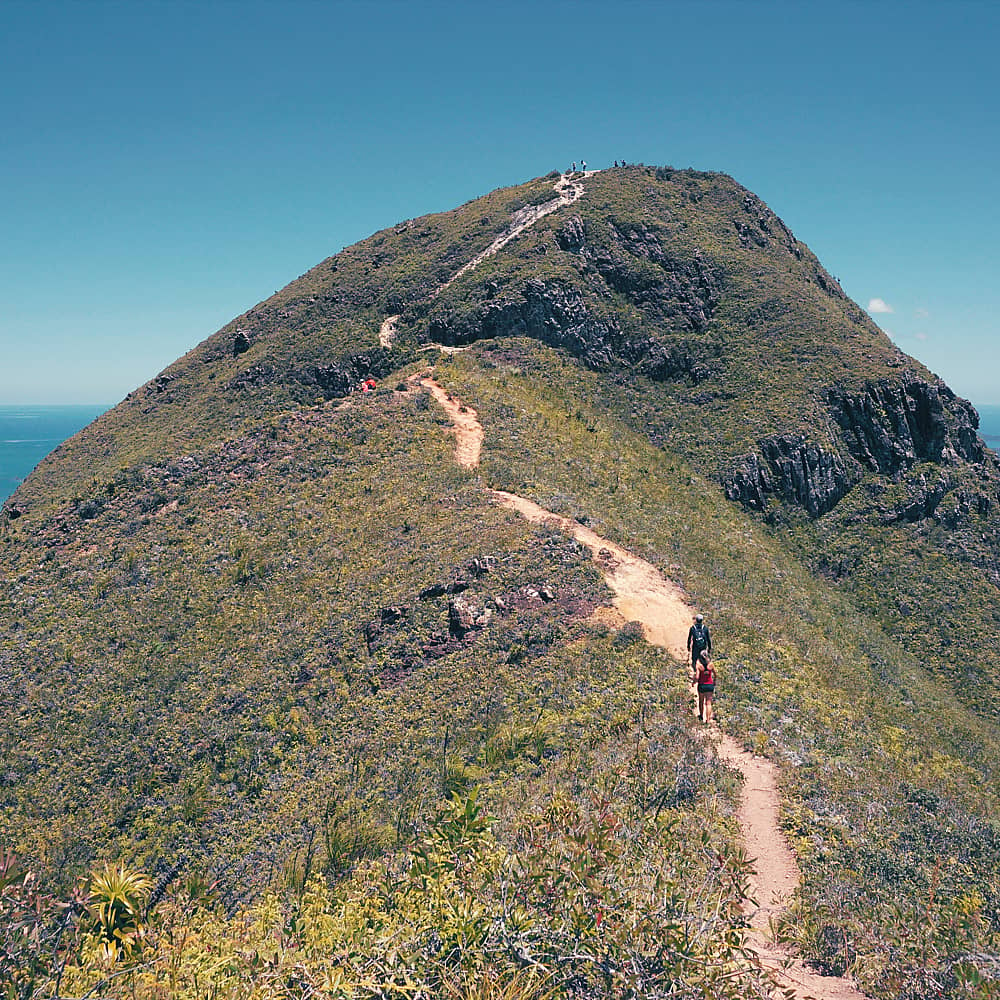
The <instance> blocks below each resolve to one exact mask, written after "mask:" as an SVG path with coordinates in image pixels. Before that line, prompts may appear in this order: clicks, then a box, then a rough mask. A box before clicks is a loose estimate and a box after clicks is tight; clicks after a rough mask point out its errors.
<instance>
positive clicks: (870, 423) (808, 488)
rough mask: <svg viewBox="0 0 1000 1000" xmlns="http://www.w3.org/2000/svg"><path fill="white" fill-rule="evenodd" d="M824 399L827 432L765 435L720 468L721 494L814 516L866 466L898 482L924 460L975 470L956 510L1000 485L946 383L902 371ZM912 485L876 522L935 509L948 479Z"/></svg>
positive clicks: (976, 507) (988, 500)
mask: <svg viewBox="0 0 1000 1000" xmlns="http://www.w3.org/2000/svg"><path fill="white" fill-rule="evenodd" d="M824 404H825V410H826V415H827V416H828V417H829V419H830V426H831V431H832V433H831V434H830V435H829V436H824V437H825V440H824V441H823V443H817V442H816V441H811V440H809V439H807V438H806V437H804V436H802V435H798V436H789V435H778V436H774V437H769V438H766V439H764V440H762V441H761V442H760V443H759V448H758V450H757V451H755V452H751V453H750V454H747V455H743V456H741V457H739V458H737V459H735V460H734V461H733V462H732V464H731V465H730V467H729V469H728V470H727V471H726V472H724V473H723V475H722V486H723V489H724V490H725V493H726V496H727V497H729V499H730V500H735V501H738V502H740V503H742V504H744V505H745V506H747V507H749V508H751V509H754V510H764V509H765V508H766V507H767V504H768V501H769V499H778V500H781V501H782V502H784V503H788V504H794V505H796V506H799V507H802V508H804V509H805V510H806V511H808V513H809V514H810V515H811V516H812V517H819V516H820V515H822V514H825V513H827V512H828V511H830V510H832V509H833V508H834V507H835V506H836V504H837V503H838V502H839V501H840V500H841V499H842V498H843V497H844V496H845V495H846V494H847V493H848V492H849V491H850V490H851V489H852V488H853V486H854V485H855V484H856V483H858V482H859V481H860V480H861V479H862V478H863V477H864V476H865V475H866V474H867V473H875V474H877V475H880V476H887V477H894V478H896V479H901V478H902V476H903V474H904V473H905V472H906V471H907V470H909V469H912V468H913V467H914V466H915V465H918V464H921V463H933V464H937V465H940V466H943V467H948V466H955V465H958V464H960V463H963V462H967V463H971V464H972V465H975V466H977V467H978V468H979V469H980V473H981V481H982V491H981V493H979V494H978V495H977V496H976V497H972V498H970V497H965V502H964V503H963V504H962V508H963V509H964V510H965V511H966V512H972V511H975V512H985V511H988V510H989V509H990V506H991V504H992V502H993V500H994V499H995V497H996V496H997V493H998V484H1000V477H998V463H997V461H996V459H995V457H994V456H992V454H991V453H988V452H987V450H986V449H985V446H984V445H983V442H982V440H981V439H980V438H979V437H978V435H977V433H976V431H977V428H978V426H979V416H978V414H977V413H976V411H975V408H974V407H973V406H972V404H971V403H969V402H968V401H967V400H964V399H960V398H959V397H958V396H956V395H955V394H954V393H953V392H952V391H951V390H950V389H949V388H948V387H947V386H946V385H945V384H944V383H942V382H940V381H937V382H933V381H927V380H925V379H921V378H919V377H917V376H915V375H912V374H908V375H904V376H902V377H901V378H900V379H897V380H894V381H885V380H883V381H879V382H872V383H869V384H868V385H867V386H866V388H865V389H864V391H862V392H860V393H850V392H846V391H844V390H843V389H841V388H832V389H830V390H828V391H827V393H826V397H825V400H824ZM911 485H912V489H910V491H909V492H908V493H906V494H905V495H903V496H902V497H901V498H900V500H899V503H898V505H897V509H895V510H894V511H889V512H883V519H884V518H886V517H888V519H890V520H892V519H898V520H910V521H912V520H916V519H918V518H920V517H929V516H932V515H933V514H934V512H935V511H936V509H937V507H938V505H939V504H940V502H941V500H942V499H943V498H944V496H946V495H947V494H948V493H949V492H950V490H951V489H952V488H953V486H954V485H955V480H954V478H953V477H948V476H947V475H944V474H942V475H941V476H938V477H936V479H935V480H934V481H933V482H932V483H930V484H929V483H928V481H927V479H926V477H922V478H921V479H920V480H919V481H917V482H914V483H913V484H911ZM966 492H967V491H966ZM952 520H954V518H952Z"/></svg>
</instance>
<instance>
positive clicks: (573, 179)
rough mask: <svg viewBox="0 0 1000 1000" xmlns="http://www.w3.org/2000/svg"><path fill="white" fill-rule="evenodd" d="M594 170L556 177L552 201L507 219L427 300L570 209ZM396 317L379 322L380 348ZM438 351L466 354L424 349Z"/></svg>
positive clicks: (390, 337) (389, 338) (388, 343)
mask: <svg viewBox="0 0 1000 1000" xmlns="http://www.w3.org/2000/svg"><path fill="white" fill-rule="evenodd" d="M596 173H597V171H596V170H586V171H582V170H580V171H577V172H576V173H566V174H560V175H559V180H557V181H556V182H555V184H553V186H552V190H553V191H554V192H555V197H554V198H552V199H550V200H549V201H546V202H542V204H541V205H525V207H524V208H519V209H518V210H517V211H516V212H515V213H514V214H513V215H512V216H511V217H510V222H509V223H508V225H507V227H506V229H504V231H503V232H502V233H501V234H500V235H499V236H498V237H497V238H496V239H495V240H494V241H493V242H492V243H491V244H490V245H489V246H488V247H487V248H486V249H485V250H483V251H482V253H478V254H476V256H475V257H473V258H472V260H470V261H469V262H468V263H467V264H463V265H462V266H461V267H460V268H459V269H458V270H457V271H456V272H455V273H454V274H453V275H452V276H451V277H450V278H449V279H448V280H447V281H446V282H444V284H442V285H438V287H437V288H435V289H434V291H433V292H431V293H430V295H429V296H428V298H431V299H433V298H435V297H436V296H438V295H440V294H441V292H443V291H444V290H445V289H446V288H447V287H448V286H449V285H450V284H452V282H455V281H458V279H459V278H461V277H462V275H463V274H468V273H469V271H471V270H472V269H473V268H475V267H478V266H479V265H480V264H482V262H483V261H484V260H486V259H487V257H492V256H493V255H494V254H495V253H497V252H498V251H500V250H502V249H503V248H504V247H505V246H507V244H508V243H510V242H511V240H514V239H516V238H517V237H518V236H520V235H521V233H523V232H524V231H525V230H526V229H530V228H531V226H533V225H534V224H535V223H536V222H537V221H538V220H539V219H544V218H545V216H546V215H551V214H552V213H553V212H556V211H558V210H559V209H560V208H563V207H564V206H565V205H572V204H573V202H574V201H579V200H580V198H582V197H583V193H584V187H583V181H584V180H586V179H587V178H588V177H591V176H593V175H594V174H596ZM399 320H400V316H399V315H398V314H397V315H395V316H387V317H386V318H385V319H384V320H383V321H382V326H381V327H380V328H379V331H378V342H379V344H380V345H381V346H382V347H388V348H391V347H392V345H393V343H394V342H395V340H396V324H397V323H398V322H399ZM434 348H438V349H440V350H442V351H445V352H446V353H457V352H458V351H464V350H467V348H464V347H445V346H444V345H443V344H429V345H428V347H427V348H424V349H425V350H427V349H434Z"/></svg>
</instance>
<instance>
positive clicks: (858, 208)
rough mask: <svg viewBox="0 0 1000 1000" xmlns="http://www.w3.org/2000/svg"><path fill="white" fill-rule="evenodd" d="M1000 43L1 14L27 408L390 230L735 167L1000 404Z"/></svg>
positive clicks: (127, 372)
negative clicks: (543, 185) (565, 186)
mask: <svg viewBox="0 0 1000 1000" xmlns="http://www.w3.org/2000/svg"><path fill="white" fill-rule="evenodd" d="M998 46H1000V4H996V3H986V2H982V3H962V2H957V3H956V2H952V3H920V2H908V3H903V2H899V3H889V2H882V3H879V2H877V0H875V2H867V3H838V4H819V3H808V2H801V3H799V2H796V3H784V2H768V0H761V2H756V3H755V2H751V0H745V2H740V3H721V2H718V3H716V2H703V3H672V2H659V3H652V2H625V3H621V2H619V3H615V4H610V3H608V2H600V3H597V2H593V3H592V2H586V0H584V2H579V3H567V2H560V0H552V2H547V3H545V4H544V5H542V4H528V3H522V2H506V3H479V2H474V0H468V2H465V3H457V2H456V3H434V2H430V3H416V2H410V3H402V2H398V3H397V2H371V3H318V2H315V3H314V2H308V3H306V2H301V0H284V2H280V3H279V2H266V3H265V2H255V0H242V2H239V3H237V2H228V0H227V2H219V0H214V2H213V0H202V2H199V3H186V2H183V0H174V2H170V3H159V2H149V0H145V2H142V3H139V2H118V3H112V2H101V0H89V2H82V0H78V2H61V3H59V2H48V0H33V2H26V0H2V2H0V93H2V94H3V95H4V96H3V99H2V100H0V136H2V139H0V190H2V192H3V199H2V209H0V347H2V348H3V357H4V363H3V365H2V366H0V403H22V402H43V403H76V402H87V403H92V402H100V403H115V402H117V401H118V400H120V399H121V398H122V397H124V395H125V394H126V393H127V392H129V391H130V390H131V389H133V388H135V387H136V386H137V385H140V384H142V383H143V382H145V381H147V380H148V379H149V378H151V377H153V376H154V375H156V374H157V373H158V372H159V371H161V370H162V369H163V368H164V367H166V366H167V365H168V364H169V363H170V362H171V361H173V360H174V359H175V358H176V357H178V356H179V355H181V354H183V353H184V352H185V351H187V350H188V349H190V348H191V347H193V346H194V345H195V344H197V343H198V342H199V341H201V340H202V339H204V338H205V337H206V336H208V335H209V334H211V333H212V332H214V331H215V330H216V329H218V328H219V327H220V326H222V325H223V324H224V323H226V322H227V321H228V320H230V319H231V318H232V317H234V316H236V315H238V314H239V313H241V312H243V311H244V310H245V309H247V308H248V307H250V306H251V305H253V304H254V303H256V302H258V301H260V300H262V299H265V298H267V297H268V296H270V295H271V294H272V293H273V292H274V291H275V290H276V289H278V288H280V287H282V286H283V285H285V284H287V283H288V282H289V281H290V280H292V279H294V278H295V277H297V276H298V275H299V274H301V273H302V272H304V271H306V270H308V269H309V268H310V267H312V266H313V265H314V264H316V263H318V262H319V261H320V260H322V259H323V258H324V257H326V256H327V255H329V254H331V253H335V252H336V251H337V250H339V249H340V248H341V247H343V246H345V245H348V244H350V243H353V242H354V241H356V240H358V239H361V238H363V237H365V236H367V235H369V234H370V233H372V232H374V231H375V230H377V229H380V228H382V227H385V226H387V225H391V224H392V223H394V222H397V221H399V220H401V219H405V218H410V217H413V216H416V215H421V214H423V213H426V212H433V211H440V210H444V209H448V208H451V207H454V206H455V205H458V204H460V203H462V202H464V201H466V200H468V199H470V198H472V197H475V196H477V195H479V194H482V193H485V192H486V191H489V190H491V189H492V188H495V187H498V186H500V185H508V184H514V183H519V182H521V181H523V180H527V179H529V178H531V177H534V176H537V175H540V174H543V173H546V172H548V171H549V170H552V169H555V168H565V167H566V166H568V165H569V163H570V162H571V161H572V160H577V161H579V160H581V159H586V160H587V162H588V165H589V166H591V167H600V166H605V165H609V164H610V163H611V162H612V161H613V160H615V159H620V158H625V159H628V160H629V161H630V162H645V163H651V164H670V165H673V166H675V167H688V166H693V167H695V168H698V169H703V170H721V171H724V172H726V173H729V174H732V175H733V176H734V177H735V178H736V179H737V180H738V181H740V182H741V183H742V184H745V185H746V186H747V187H749V188H751V189H752V190H753V191H755V192H756V193H757V194H759V195H760V196H761V197H762V198H763V199H764V200H765V201H766V202H767V203H768V204H769V205H770V206H771V208H773V209H774V211H776V212H777V213H778V215H780V216H781V217H782V218H783V219H784V220H785V222H786V223H787V224H788V225H789V226H790V227H791V228H792V230H793V231H794V232H795V234H796V236H797V237H798V238H799V239H801V240H803V241H804V242H805V243H807V244H808V245H809V246H810V247H811V248H812V250H813V251H815V252H816V253H817V254H818V255H819V257H820V259H821V260H822V261H823V263H824V264H825V265H826V266H827V268H828V269H829V270H830V271H831V273H833V274H834V275H836V276H837V277H839V279H840V281H841V283H842V285H843V287H844V289H845V291H846V292H847V293H848V294H849V295H850V296H851V297H853V298H854V299H856V300H857V301H858V302H859V303H861V305H862V306H866V307H869V306H870V308H871V310H872V311H873V315H874V318H875V319H876V321H877V322H878V323H879V325H880V326H882V328H883V329H885V330H886V331H888V332H890V333H891V335H892V336H893V337H894V339H895V340H896V342H897V343H898V344H899V346H900V347H901V348H903V350H905V351H907V352H908V353H910V354H913V355H915V356H916V357H918V358H919V359H920V360H922V361H923V362H924V363H925V364H927V365H928V366H929V367H930V368H931V369H932V370H933V371H935V372H937V373H938V374H939V375H941V376H942V377H943V378H944V379H945V380H946V381H947V382H948V383H949V384H950V385H951V386H952V388H954V389H955V390H956V391H957V392H959V393H960V394H961V395H964V396H967V397H968V398H970V399H972V400H973V401H974V402H977V403H1000V347H998V344H997V337H996V333H997V332H998V321H997V316H998V315H1000V281H998V280H997V276H996V272H997V264H998V239H1000V235H998V234H1000V225H998V224H1000V209H998V203H997V197H998V191H997V165H998V163H1000V148H998V147H1000V121H998V118H1000V111H998V105H1000V101H998V95H1000V75H998V72H997V69H996V65H997V62H998V60H997V58H996V52H997V49H998ZM880 303H881V305H880ZM883 307H884V309H885V310H886V311H879V310H881V309H882V308H883ZM889 310H891V311H889Z"/></svg>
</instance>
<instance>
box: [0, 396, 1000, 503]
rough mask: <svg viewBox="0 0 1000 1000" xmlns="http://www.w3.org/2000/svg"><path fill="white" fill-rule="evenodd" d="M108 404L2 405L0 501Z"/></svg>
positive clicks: (990, 416)
mask: <svg viewBox="0 0 1000 1000" xmlns="http://www.w3.org/2000/svg"><path fill="white" fill-rule="evenodd" d="M106 409H108V407H106V406H2V405H0V503H3V501H4V500H6V499H7V497H9V496H10V495H11V494H12V493H13V492H14V490H16V489H17V487H18V486H19V485H20V484H21V480H22V479H24V477H25V476H27V475H28V473H29V472H31V470H32V469H33V468H34V467H35V466H36V465H38V463H39V462H40V461H41V460H42V459H43V458H44V457H45V456H46V455H47V454H48V453H49V452H50V451H52V449H53V448H55V447H56V445H59V444H62V442H63V441H65V440H66V439H67V438H69V437H72V436H73V435H74V434H75V433H76V432H77V431H79V430H82V429H83V428H84V427H86V426H87V424H89V423H90V422H91V421H92V420H94V419H95V418H96V417H98V416H100V415H101V414H102V413H103V412H104V411H105V410H106ZM976 409H977V410H978V411H979V433H980V434H981V435H982V438H983V440H984V441H985V442H986V443H987V444H988V445H989V446H990V447H991V448H992V449H993V450H994V451H997V452H1000V406H977V407H976Z"/></svg>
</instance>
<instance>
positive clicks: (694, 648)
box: [687, 614, 712, 674]
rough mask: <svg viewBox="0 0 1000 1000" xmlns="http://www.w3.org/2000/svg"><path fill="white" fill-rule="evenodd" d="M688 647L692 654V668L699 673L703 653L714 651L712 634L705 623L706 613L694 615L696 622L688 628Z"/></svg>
mask: <svg viewBox="0 0 1000 1000" xmlns="http://www.w3.org/2000/svg"><path fill="white" fill-rule="evenodd" d="M687 648H688V652H690V654H691V670H692V672H693V673H695V674H697V672H698V661H699V659H700V658H701V654H702V653H711V652H712V636H711V634H710V633H709V631H708V626H707V625H706V624H705V616H704V615H700V614H699V615H695V616H694V624H693V625H692V626H691V628H689V629H688V641H687Z"/></svg>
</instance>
